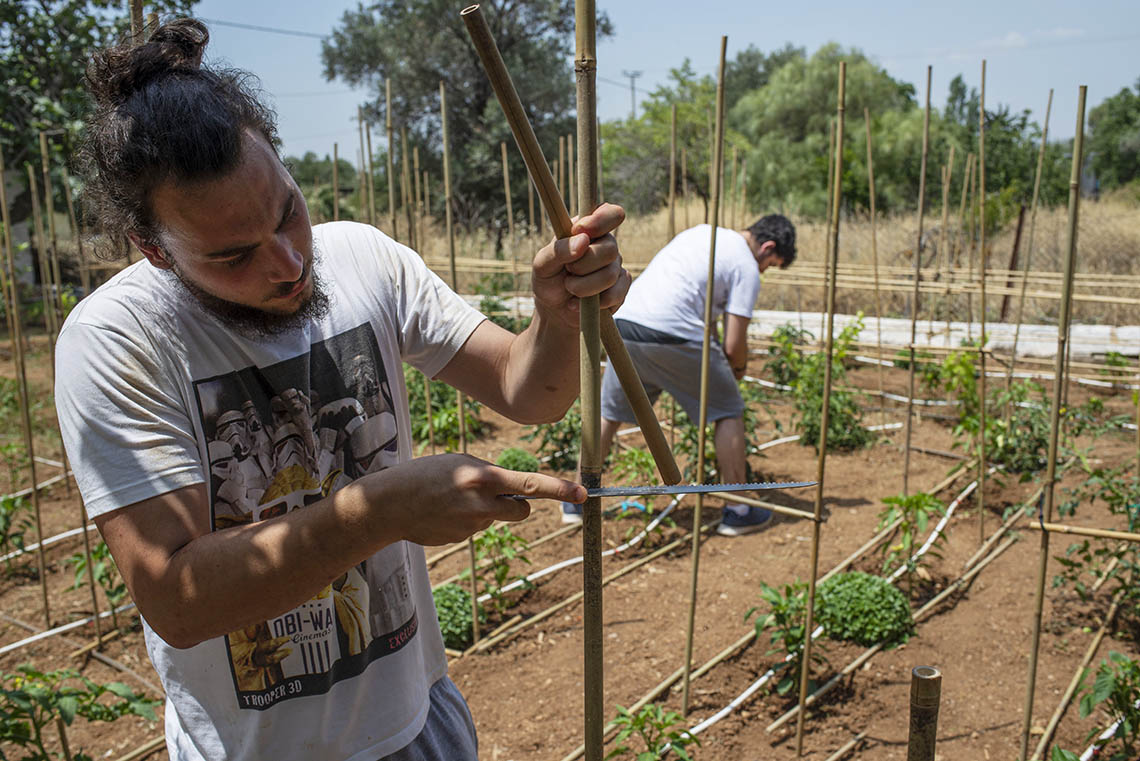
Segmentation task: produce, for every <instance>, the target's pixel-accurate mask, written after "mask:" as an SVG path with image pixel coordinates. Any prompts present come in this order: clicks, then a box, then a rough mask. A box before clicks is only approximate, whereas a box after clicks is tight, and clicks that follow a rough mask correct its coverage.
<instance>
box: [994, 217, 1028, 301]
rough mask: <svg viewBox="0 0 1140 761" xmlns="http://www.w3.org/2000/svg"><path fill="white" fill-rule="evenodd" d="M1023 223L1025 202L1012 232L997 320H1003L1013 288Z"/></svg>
mask: <svg viewBox="0 0 1140 761" xmlns="http://www.w3.org/2000/svg"><path fill="white" fill-rule="evenodd" d="M1024 224H1025V204H1021V208H1020V209H1019V210H1018V212H1017V228H1016V230H1015V232H1014V233H1013V248H1012V249H1011V250H1010V253H1009V270H1008V272H1009V273H1010V274H1009V275H1008V276H1007V278H1006V281H1005V288H1006V293H1005V295H1003V296H1002V297H1001V311H999V312H998V322H1005V318H1006V314H1007V313H1008V310H1009V297H1010V293H1009V291H1012V290H1013V271H1014V269H1015V268H1016V267H1017V253H1018V249H1019V248H1020V247H1021V230H1022V228H1023V227H1024Z"/></svg>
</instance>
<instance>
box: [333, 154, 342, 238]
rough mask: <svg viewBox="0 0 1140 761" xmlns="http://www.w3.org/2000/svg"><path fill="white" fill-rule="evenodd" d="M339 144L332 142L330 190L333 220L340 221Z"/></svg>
mask: <svg viewBox="0 0 1140 761" xmlns="http://www.w3.org/2000/svg"><path fill="white" fill-rule="evenodd" d="M338 151H339V146H338V145H337V144H336V143H333V167H332V169H333V172H332V174H333V176H332V192H333V222H339V221H340V174H339V170H340V167H339V166H337V165H338V164H339V163H340V154H339V152H338Z"/></svg>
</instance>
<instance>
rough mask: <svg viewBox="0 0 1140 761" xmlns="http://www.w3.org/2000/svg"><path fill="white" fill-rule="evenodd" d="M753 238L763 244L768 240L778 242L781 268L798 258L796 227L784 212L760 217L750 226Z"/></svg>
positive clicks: (777, 248)
mask: <svg viewBox="0 0 1140 761" xmlns="http://www.w3.org/2000/svg"><path fill="white" fill-rule="evenodd" d="M748 232H749V233H751V234H752V238H753V240H755V241H756V242H757V243H759V244H761V245H763V244H765V243H767V242H768V241H772V242H773V243H775V244H776V253H777V254H778V255H779V257H780V269H787V267H788V265H790V264H791V263H792V262H794V261H795V260H796V228H795V225H793V224H792V223H791V221H790V220H789V219H788V218H787V217H785V216H784V215H783V214H769V215H768V216H766V217H760V219H758V220H756V221H755V222H753V223H752V226H751V227H749V228H748Z"/></svg>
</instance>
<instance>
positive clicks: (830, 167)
mask: <svg viewBox="0 0 1140 761" xmlns="http://www.w3.org/2000/svg"><path fill="white" fill-rule="evenodd" d="M834 187H835V122H831V123H830V125H829V131H828V137H827V229H828V230H830V229H831V215H832V214H833V213H834V211H833V210H832V208H831V197H832V195H833V194H834ZM828 266H829V264H828V258H827V254H826V253H825V254H824V256H823V294H822V302H823V303H821V304H820V306H819V345H820V346H821V347H822V346H823V342H824V338H823V322H824V320H825V319H826V318H825V316H824V312H826V311H827V310H826V309H825V307H826V306H827V278H828V272H827V268H828Z"/></svg>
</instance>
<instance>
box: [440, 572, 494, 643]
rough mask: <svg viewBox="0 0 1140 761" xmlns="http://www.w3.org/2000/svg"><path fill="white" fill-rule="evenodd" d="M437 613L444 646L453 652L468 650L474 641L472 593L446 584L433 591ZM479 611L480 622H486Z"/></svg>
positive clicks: (456, 585)
mask: <svg viewBox="0 0 1140 761" xmlns="http://www.w3.org/2000/svg"><path fill="white" fill-rule="evenodd" d="M431 596H432V599H433V600H434V601H435V613H436V615H437V616H439V630H440V632H441V633H442V634H443V644H444V645H446V646H447V647H450V648H451V649H453V650H466V649H467V648H468V647H470V646H471V642H472V640H473V639H474V637H473V633H472V631H471V592H470V591H469V590H467V589H466V588H464V587H461V586H459V585H458V584H444V585H443V586H442V587H440V588H439V589H436V590H434V591H432V593H431ZM485 618H486V617H485V616H484V615H483V611H482V610H480V611H479V621H480V623H482V622H483V621H484V620H485Z"/></svg>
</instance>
